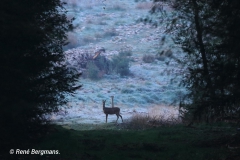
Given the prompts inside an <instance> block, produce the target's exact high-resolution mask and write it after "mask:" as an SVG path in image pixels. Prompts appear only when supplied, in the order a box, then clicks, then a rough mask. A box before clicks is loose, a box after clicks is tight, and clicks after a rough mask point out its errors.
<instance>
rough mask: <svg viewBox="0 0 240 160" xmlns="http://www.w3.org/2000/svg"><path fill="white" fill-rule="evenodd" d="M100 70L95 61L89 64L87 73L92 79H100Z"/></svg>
mask: <svg viewBox="0 0 240 160" xmlns="http://www.w3.org/2000/svg"><path fill="white" fill-rule="evenodd" d="M99 72H100V70H99V69H98V67H97V66H96V65H95V64H94V63H93V62H89V63H88V64H87V70H86V75H87V77H88V78H90V79H92V80H98V79H99Z"/></svg>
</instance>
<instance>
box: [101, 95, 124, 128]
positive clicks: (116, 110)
mask: <svg viewBox="0 0 240 160" xmlns="http://www.w3.org/2000/svg"><path fill="white" fill-rule="evenodd" d="M102 103H103V112H104V113H105V114H106V123H107V118H108V115H109V114H116V116H117V121H118V118H119V116H120V117H121V119H122V116H121V115H120V108H118V107H113V108H107V107H105V103H106V100H103V101H102ZM117 121H116V123H117ZM122 122H123V119H122Z"/></svg>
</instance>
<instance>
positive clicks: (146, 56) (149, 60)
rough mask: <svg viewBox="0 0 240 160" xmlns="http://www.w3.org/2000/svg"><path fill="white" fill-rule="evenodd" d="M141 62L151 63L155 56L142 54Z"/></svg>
mask: <svg viewBox="0 0 240 160" xmlns="http://www.w3.org/2000/svg"><path fill="white" fill-rule="evenodd" d="M142 60H143V62H145V63H152V62H154V60H155V57H154V56H152V55H144V56H143V58H142Z"/></svg>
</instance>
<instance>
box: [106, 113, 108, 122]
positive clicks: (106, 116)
mask: <svg viewBox="0 0 240 160" xmlns="http://www.w3.org/2000/svg"><path fill="white" fill-rule="evenodd" d="M107 118H108V114H106V123H107Z"/></svg>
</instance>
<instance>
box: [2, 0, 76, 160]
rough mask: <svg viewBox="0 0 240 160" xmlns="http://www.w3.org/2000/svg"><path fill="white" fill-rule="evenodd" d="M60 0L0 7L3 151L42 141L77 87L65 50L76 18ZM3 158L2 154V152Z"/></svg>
mask: <svg viewBox="0 0 240 160" xmlns="http://www.w3.org/2000/svg"><path fill="white" fill-rule="evenodd" d="M63 5H64V4H63V3H62V2H61V1H60V0H41V1H32V0H24V1H20V0H3V1H1V5H0V14H1V18H0V23H1V25H0V73H1V78H0V128H1V136H0V142H1V148H0V151H1V152H3V153H5V154H8V153H9V150H10V149H11V148H13V149H14V148H17V147H18V148H22V149H24V146H22V147H21V144H22V142H24V143H26V142H30V141H31V140H35V139H38V138H39V137H41V136H42V135H43V134H44V133H45V130H44V129H43V128H42V126H47V125H46V124H48V119H46V117H45V116H44V115H45V114H48V113H53V112H57V111H58V107H59V106H60V105H62V104H64V103H66V101H67V100H66V98H65V93H72V92H73V91H74V90H75V89H76V88H77V87H74V86H75V84H74V83H75V82H76V80H77V78H78V76H79V75H78V74H73V73H71V72H70V71H68V70H67V68H66V66H64V65H62V64H61V62H62V61H63V60H64V54H63V49H62V46H63V45H65V44H66V39H67V36H66V32H67V31H69V30H71V29H72V28H73V26H72V20H68V19H67V17H66V11H65V9H64V8H63ZM0 159H1V154H0Z"/></svg>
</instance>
